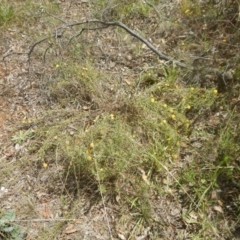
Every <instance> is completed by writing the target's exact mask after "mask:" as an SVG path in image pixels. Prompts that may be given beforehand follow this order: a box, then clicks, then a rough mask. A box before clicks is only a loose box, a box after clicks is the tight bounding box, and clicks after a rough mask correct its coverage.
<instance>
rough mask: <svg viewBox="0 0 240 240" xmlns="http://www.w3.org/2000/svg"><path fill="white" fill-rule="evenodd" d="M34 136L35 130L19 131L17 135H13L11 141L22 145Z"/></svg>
mask: <svg viewBox="0 0 240 240" xmlns="http://www.w3.org/2000/svg"><path fill="white" fill-rule="evenodd" d="M33 134H34V131H33V130H28V131H19V132H17V133H16V134H15V135H13V136H12V138H11V139H12V141H13V142H14V143H18V144H22V143H23V142H25V141H26V140H27V139H29V138H31V137H32V136H33Z"/></svg>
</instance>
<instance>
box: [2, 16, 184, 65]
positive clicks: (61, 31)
mask: <svg viewBox="0 0 240 240" xmlns="http://www.w3.org/2000/svg"><path fill="white" fill-rule="evenodd" d="M92 23H96V24H102V25H103V26H100V27H94V28H90V27H85V28H83V29H81V30H80V31H79V32H78V33H76V34H75V35H73V36H72V37H71V38H70V40H69V41H68V44H69V43H70V42H71V41H72V39H73V38H76V37H78V36H80V35H81V34H82V33H83V32H84V31H85V30H96V29H102V28H106V27H110V26H117V27H120V28H122V29H124V30H125V31H126V32H128V33H129V34H130V35H132V36H133V37H135V38H137V39H139V40H140V41H141V42H143V43H144V44H145V45H146V46H147V47H148V48H149V49H150V50H151V51H153V52H154V53H155V54H156V55H157V56H158V57H159V58H160V59H163V60H165V61H169V62H172V63H175V64H177V65H178V66H180V67H184V68H188V66H187V65H186V64H184V63H182V62H180V61H178V60H175V59H173V58H171V57H169V56H167V55H165V54H163V53H162V52H160V51H158V50H157V48H155V47H154V46H153V45H152V44H151V43H150V42H149V41H148V40H147V39H146V38H144V37H142V36H141V35H139V34H138V33H137V32H135V31H134V30H132V29H130V28H129V27H128V26H126V25H125V24H124V23H122V22H107V21H102V20H98V19H90V20H85V21H81V22H74V23H65V24H64V25H63V26H61V27H59V28H57V29H56V33H55V34H52V36H51V37H53V38H60V37H62V36H63V34H64V32H65V30H66V29H67V28H72V27H74V26H79V25H84V24H92ZM49 38H50V37H45V38H43V39H41V40H39V41H37V42H36V43H34V44H33V45H32V46H31V47H30V49H29V51H28V52H25V53H16V52H15V53H14V52H13V53H10V54H8V55H5V56H4V57H3V60H4V59H5V58H6V57H8V56H9V55H11V54H27V56H28V61H29V59H30V56H31V54H32V52H33V50H34V48H35V47H36V46H37V45H38V44H41V43H42V42H44V41H46V40H47V39H49Z"/></svg>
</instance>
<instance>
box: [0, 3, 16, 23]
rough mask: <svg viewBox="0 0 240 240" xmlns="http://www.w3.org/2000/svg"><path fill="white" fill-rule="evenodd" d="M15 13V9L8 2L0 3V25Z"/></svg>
mask: <svg viewBox="0 0 240 240" xmlns="http://www.w3.org/2000/svg"><path fill="white" fill-rule="evenodd" d="M14 15H15V11H14V8H13V6H12V5H10V4H1V6H0V26H3V25H4V24H6V23H7V22H8V21H10V20H11V19H12V18H13V17H14Z"/></svg>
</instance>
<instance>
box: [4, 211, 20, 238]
mask: <svg viewBox="0 0 240 240" xmlns="http://www.w3.org/2000/svg"><path fill="white" fill-rule="evenodd" d="M15 217H16V216H15V213H14V211H12V210H8V211H6V212H5V213H3V214H1V216H0V236H1V237H2V238H3V239H6V240H7V239H9V240H23V239H25V234H24V233H21V229H20V227H19V226H16V225H14V224H13V223H12V222H14V220H15Z"/></svg>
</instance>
